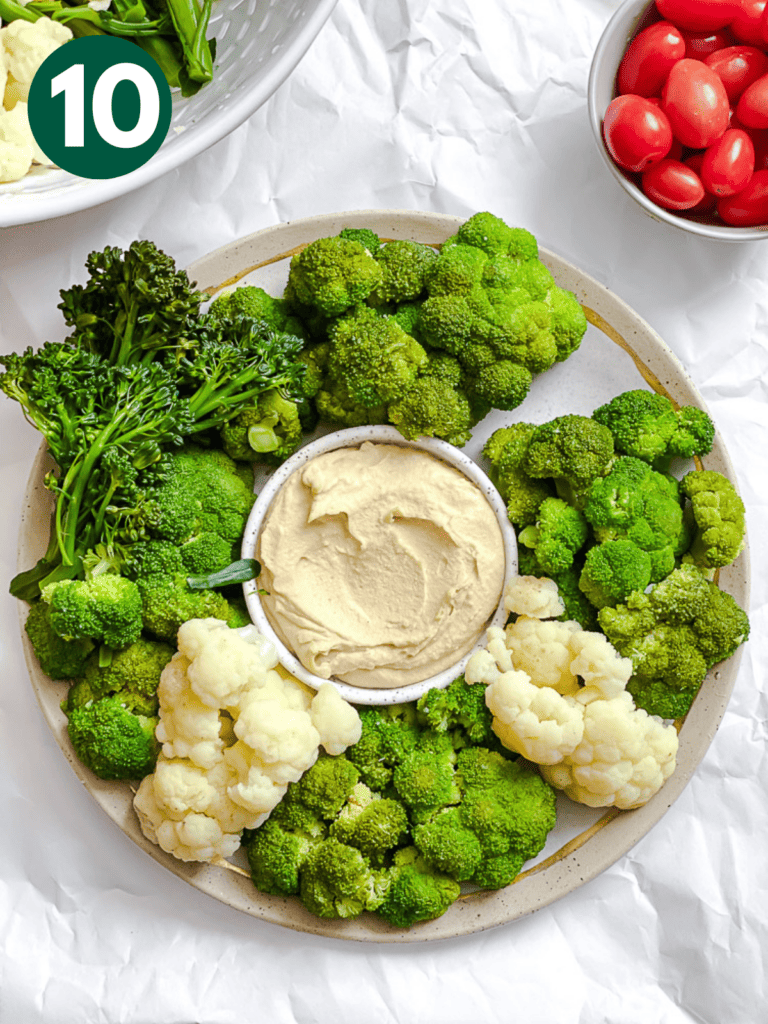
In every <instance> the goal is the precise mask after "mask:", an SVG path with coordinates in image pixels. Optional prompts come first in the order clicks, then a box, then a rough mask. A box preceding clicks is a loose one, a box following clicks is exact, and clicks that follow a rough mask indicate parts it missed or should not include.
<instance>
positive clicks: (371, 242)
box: [339, 228, 381, 256]
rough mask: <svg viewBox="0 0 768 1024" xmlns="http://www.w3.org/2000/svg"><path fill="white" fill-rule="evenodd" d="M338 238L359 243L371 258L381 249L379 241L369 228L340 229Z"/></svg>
mask: <svg viewBox="0 0 768 1024" xmlns="http://www.w3.org/2000/svg"><path fill="white" fill-rule="evenodd" d="M339 238H346V239H347V240H348V241H351V242H359V243H360V245H362V246H365V248H366V249H367V250H368V252H369V253H371V254H372V255H373V256H375V255H376V253H377V252H378V251H379V249H380V248H381V239H380V238H379V236H378V235H377V234H376V232H375V231H373V230H371V228H342V229H341V231H340V232H339Z"/></svg>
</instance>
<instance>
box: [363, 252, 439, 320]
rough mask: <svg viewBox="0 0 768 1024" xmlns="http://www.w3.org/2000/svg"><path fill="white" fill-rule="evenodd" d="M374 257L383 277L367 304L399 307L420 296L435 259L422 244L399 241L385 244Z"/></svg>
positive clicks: (434, 253)
mask: <svg viewBox="0 0 768 1024" xmlns="http://www.w3.org/2000/svg"><path fill="white" fill-rule="evenodd" d="M375 255H376V259H377V260H378V262H379V266H380V267H381V270H382V274H383V277H382V280H381V282H380V284H378V285H377V286H376V287H375V288H374V289H373V291H372V292H371V294H370V295H369V296H368V302H369V304H370V305H372V306H387V305H399V304H400V303H403V302H413V301H414V300H415V299H418V298H420V297H421V295H422V294H423V292H424V289H425V287H426V279H427V275H428V274H429V271H430V268H431V266H432V264H433V263H434V261H435V260H436V259H437V253H436V252H435V250H434V249H432V248H431V247H430V246H428V245H423V244H422V243H421V242H411V241H407V240H400V239H398V240H395V241H393V242H386V243H385V244H384V245H383V246H382V247H381V248H380V249H379V250H378V251H377V252H376V254H375Z"/></svg>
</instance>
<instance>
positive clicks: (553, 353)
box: [459, 294, 557, 374]
mask: <svg viewBox="0 0 768 1024" xmlns="http://www.w3.org/2000/svg"><path fill="white" fill-rule="evenodd" d="M551 327H552V314H551V311H550V308H549V306H547V305H546V303H544V302H539V301H536V302H531V301H527V296H526V301H523V302H521V301H520V300H519V297H518V295H517V294H514V295H513V296H511V297H507V296H504V297H502V298H501V299H500V300H499V301H498V302H497V304H496V305H494V306H493V307H492V308H491V309H490V310H488V311H487V313H486V314H485V316H483V317H481V318H480V319H479V320H478V322H477V324H476V328H475V337H477V338H479V339H480V340H482V341H485V342H487V344H488V345H489V346H490V348H491V350H492V351H493V352H494V354H495V355H496V357H497V358H500V359H511V360H512V361H513V362H515V363H520V364H521V365H522V366H524V367H525V368H526V369H527V370H528V371H529V372H530V373H531V374H536V373H544V371H545V370H548V369H549V368H550V366H552V365H553V364H554V363H555V361H556V360H557V344H556V343H555V336H554V334H553V333H552V330H551ZM459 355H460V356H461V353H459Z"/></svg>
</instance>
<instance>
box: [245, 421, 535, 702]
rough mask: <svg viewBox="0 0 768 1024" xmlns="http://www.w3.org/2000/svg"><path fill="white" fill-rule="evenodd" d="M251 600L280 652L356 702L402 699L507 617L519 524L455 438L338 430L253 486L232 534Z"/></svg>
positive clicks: (467, 653) (302, 672)
mask: <svg viewBox="0 0 768 1024" xmlns="http://www.w3.org/2000/svg"><path fill="white" fill-rule="evenodd" d="M242 555H243V557H244V558H256V559H257V560H258V561H259V563H260V565H261V574H260V575H259V577H258V578H257V579H255V580H251V581H249V582H248V583H246V584H245V586H244V592H245V600H246V602H247V605H248V610H249V613H250V615H251V618H252V619H253V621H254V623H255V624H256V626H257V627H258V629H259V630H260V631H261V632H262V633H263V634H264V635H265V636H266V637H268V638H269V639H270V640H271V641H272V642H273V643H274V645H275V647H276V649H277V652H278V657H279V659H280V662H281V664H282V665H283V666H284V667H285V668H286V669H287V670H288V671H289V672H291V673H292V674H293V675H295V676H296V677H297V678H298V679H300V680H301V681H302V682H304V683H306V684H308V685H309V686H311V687H313V688H315V689H319V687H320V686H322V685H323V684H324V683H327V682H329V681H330V682H331V683H333V684H334V685H335V686H336V687H337V688H338V690H339V691H340V693H341V695H342V696H343V697H344V698H345V699H346V700H348V701H351V702H352V703H355V704H399V703H403V702H405V701H412V700H417V699H418V698H419V697H421V696H422V695H423V694H425V693H426V692H427V691H428V690H430V689H432V688H435V687H445V686H447V685H448V684H449V683H450V682H452V680H454V679H455V678H456V677H457V676H459V675H461V673H462V672H463V671H464V667H465V666H466V663H467V661H468V660H469V658H470V657H471V655H472V654H473V653H474V652H475V651H476V650H478V649H479V648H480V647H481V646H482V645H483V643H484V641H485V633H486V629H487V628H488V626H490V625H503V624H504V622H505V621H506V618H507V614H508V613H507V612H506V611H505V609H504V602H503V590H504V586H505V584H506V583H507V581H508V580H509V579H510V578H511V577H513V576H514V575H516V573H517V543H516V539H515V531H514V528H513V527H512V525H511V523H510V522H509V519H508V517H507V511H506V507H505V504H504V502H503V500H502V499H501V497H500V495H499V493H498V491H497V490H496V488H495V487H494V485H493V484H492V483H491V481H490V480H489V478H488V477H487V475H486V474H485V473H484V472H483V470H482V469H481V468H480V467H479V466H478V465H477V463H475V462H474V461H473V460H472V459H471V458H469V456H468V455H465V454H464V453H463V452H461V451H460V450H459V449H458V448H455V447H454V446H453V445H451V444H448V443H447V442H445V441H441V440H439V439H437V438H420V439H418V440H416V441H407V440H405V438H403V437H402V435H401V434H400V433H399V431H398V430H396V429H395V428H394V427H389V426H364V427H353V428H350V429H348V430H338V431H334V432H333V433H331V434H327V435H325V436H323V437H320V438H318V439H317V440H315V441H312V442H310V443H309V444H307V445H305V446H304V447H303V448H301V449H299V451H297V452H296V453H295V454H294V455H292V456H291V457H290V458H289V459H288V460H286V462H284V463H283V464H282V465H281V466H280V467H279V468H278V469H277V470H276V471H275V472H274V473H273V474H272V476H270V477H269V479H268V480H267V482H266V484H265V485H264V487H263V488H262V490H261V493H260V494H259V496H258V498H257V500H256V502H255V504H254V506H253V509H252V511H251V514H250V517H249V519H248V523H247V525H246V528H245V533H244V537H243V544H242Z"/></svg>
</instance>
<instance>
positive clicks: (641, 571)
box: [579, 539, 652, 608]
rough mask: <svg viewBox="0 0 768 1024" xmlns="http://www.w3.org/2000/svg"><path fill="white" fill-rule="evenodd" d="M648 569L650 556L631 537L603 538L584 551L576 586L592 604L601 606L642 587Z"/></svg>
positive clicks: (618, 599) (623, 598)
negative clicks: (627, 538)
mask: <svg viewBox="0 0 768 1024" xmlns="http://www.w3.org/2000/svg"><path fill="white" fill-rule="evenodd" d="M651 570H652V566H651V556H650V555H649V554H648V552H647V551H643V549H642V548H639V547H638V546H637V544H635V543H634V541H631V540H626V539H624V540H605V541H602V543H600V544H595V546H594V547H591V548H590V549H589V550H588V551H587V553H586V555H585V557H584V566H583V568H582V570H581V575H580V577H579V587H580V588H581V590H582V591H583V593H584V594H585V595H586V597H587V598H588V600H589V601H591V603H592V604H593V605H594V606H595V608H605V607H606V606H607V605H616V604H619V603H620V602H621V601H623V600H625V598H627V597H628V596H629V595H630V594H631V593H632V592H633V591H635V590H645V588H646V587H647V586H648V584H649V583H650V582H651Z"/></svg>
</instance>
